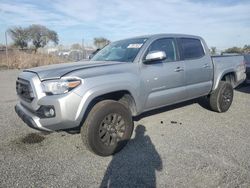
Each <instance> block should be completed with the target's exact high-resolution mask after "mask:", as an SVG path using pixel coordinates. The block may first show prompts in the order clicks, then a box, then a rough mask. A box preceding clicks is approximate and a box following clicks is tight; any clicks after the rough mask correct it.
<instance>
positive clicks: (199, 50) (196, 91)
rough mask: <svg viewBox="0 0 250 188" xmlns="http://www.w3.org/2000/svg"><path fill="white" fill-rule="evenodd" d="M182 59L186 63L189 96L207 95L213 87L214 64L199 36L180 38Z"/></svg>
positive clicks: (186, 81)
mask: <svg viewBox="0 0 250 188" xmlns="http://www.w3.org/2000/svg"><path fill="white" fill-rule="evenodd" d="M177 41H178V46H179V50H180V57H181V60H182V61H184V64H185V84H186V90H187V98H188V99H192V98H196V97H199V96H203V95H207V94H208V93H209V92H210V91H211V88H212V84H213V83H212V80H213V64H212V60H211V57H210V55H209V54H206V53H205V50H204V47H203V44H202V42H201V40H200V39H198V38H179V39H178V40H177Z"/></svg>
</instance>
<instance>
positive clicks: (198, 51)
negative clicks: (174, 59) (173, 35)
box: [179, 38, 205, 60]
mask: <svg viewBox="0 0 250 188" xmlns="http://www.w3.org/2000/svg"><path fill="white" fill-rule="evenodd" d="M179 42H180V47H181V52H182V60H185V59H197V58H200V57H202V56H204V55H205V53H204V50H203V47H202V44H201V41H200V40H199V39H193V38H181V39H179Z"/></svg>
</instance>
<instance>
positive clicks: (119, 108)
mask: <svg viewBox="0 0 250 188" xmlns="http://www.w3.org/2000/svg"><path fill="white" fill-rule="evenodd" d="M133 128H134V124H133V120H132V115H131V113H130V111H129V109H127V108H126V107H125V106H124V105H123V104H121V103H119V102H116V101H112V100H104V101H101V102H99V103H97V104H96V105H95V106H94V107H93V108H92V109H91V111H90V112H89V114H88V116H87V118H86V120H85V122H84V124H83V126H82V128H81V135H82V140H83V142H84V143H85V144H86V145H87V147H88V148H89V149H90V151H92V152H93V153H95V154H97V155H100V156H109V155H112V154H114V153H116V152H118V151H120V150H121V149H122V148H123V147H124V146H125V145H126V144H127V142H128V140H129V139H130V137H131V135H132V132H133Z"/></svg>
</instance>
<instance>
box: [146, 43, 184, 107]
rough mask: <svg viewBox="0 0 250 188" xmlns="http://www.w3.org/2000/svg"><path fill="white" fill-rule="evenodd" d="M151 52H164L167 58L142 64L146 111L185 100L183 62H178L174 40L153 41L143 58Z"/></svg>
mask: <svg viewBox="0 0 250 188" xmlns="http://www.w3.org/2000/svg"><path fill="white" fill-rule="evenodd" d="M152 51H164V52H165V53H166V56H167V58H166V59H165V60H161V61H157V62H153V63H151V64H142V70H141V74H142V78H143V83H144V87H143V88H144V91H145V94H146V95H147V101H146V104H145V106H146V107H145V109H146V110H149V109H153V108H156V107H159V106H164V105H168V104H173V103H176V102H178V101H182V100H183V99H185V98H186V92H185V80H184V62H181V61H179V54H178V52H177V51H178V50H177V45H176V40H175V39H174V38H160V39H157V40H155V41H153V42H152V43H151V45H150V46H149V47H148V49H147V51H146V53H145V54H144V58H145V57H146V55H147V54H148V53H149V52H152Z"/></svg>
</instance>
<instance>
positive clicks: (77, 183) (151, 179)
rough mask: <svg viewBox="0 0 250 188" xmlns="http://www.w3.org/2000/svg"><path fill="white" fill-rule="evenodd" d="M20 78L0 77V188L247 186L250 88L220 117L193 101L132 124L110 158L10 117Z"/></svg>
mask: <svg viewBox="0 0 250 188" xmlns="http://www.w3.org/2000/svg"><path fill="white" fill-rule="evenodd" d="M18 72H19V71H17V70H11V71H0V81H1V82H0V91H1V92H0V103H1V106H0V128H1V130H0V172H1V176H0V187H99V186H100V185H101V186H104V187H105V186H108V185H110V184H111V185H113V186H112V187H155V186H156V187H250V113H249V112H250V107H249V106H250V86H248V87H246V86H245V87H241V88H240V89H238V90H237V91H235V98H234V102H233V104H232V106H231V108H230V110H229V111H228V112H226V113H223V114H219V113H215V112H212V111H209V110H207V109H206V108H204V106H205V104H204V103H201V102H200V100H198V102H199V103H197V100H196V101H191V102H186V103H182V104H180V105H175V106H171V107H168V108H164V109H160V110H158V111H153V112H150V113H146V114H144V115H142V116H141V117H139V118H137V119H136V122H135V125H136V126H135V131H134V134H133V137H132V140H131V141H130V142H129V144H128V145H127V146H126V147H125V148H124V149H123V150H122V151H121V152H120V153H118V154H116V155H115V156H113V157H105V158H104V157H99V156H96V155H94V154H92V153H90V152H89V151H88V150H87V149H86V148H85V146H84V145H83V144H82V142H81V137H80V135H79V134H69V133H66V132H54V133H50V134H45V133H42V132H39V131H36V130H32V129H31V128H29V127H27V126H26V125H25V124H24V123H23V122H22V121H21V120H20V119H19V118H18V117H17V115H16V114H15V112H14V105H15V104H16V102H17V97H16V95H15V80H16V77H17V74H18Z"/></svg>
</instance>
